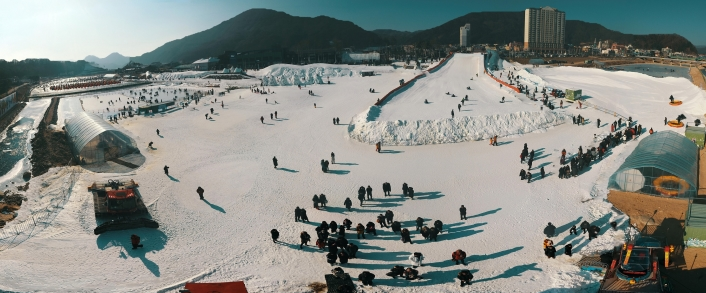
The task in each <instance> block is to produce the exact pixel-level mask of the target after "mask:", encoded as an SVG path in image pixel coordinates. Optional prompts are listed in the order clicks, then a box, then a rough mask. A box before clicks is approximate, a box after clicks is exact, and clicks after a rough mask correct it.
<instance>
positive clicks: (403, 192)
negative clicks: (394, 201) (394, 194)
mask: <svg viewBox="0 0 706 293" xmlns="http://www.w3.org/2000/svg"><path fill="white" fill-rule="evenodd" d="M407 191H409V187H408V186H407V183H406V182H405V183H402V196H407Z"/></svg>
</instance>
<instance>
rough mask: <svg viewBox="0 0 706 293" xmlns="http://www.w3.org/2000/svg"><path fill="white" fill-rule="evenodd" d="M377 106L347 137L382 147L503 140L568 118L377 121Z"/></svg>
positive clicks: (529, 115)
mask: <svg viewBox="0 0 706 293" xmlns="http://www.w3.org/2000/svg"><path fill="white" fill-rule="evenodd" d="M379 116H380V106H371V107H370V108H369V109H368V110H367V111H365V112H363V113H361V114H359V115H357V116H355V117H353V120H351V123H350V125H349V126H348V134H349V136H350V137H351V138H353V139H356V140H358V141H361V142H364V143H369V144H375V143H377V142H382V144H383V145H427V144H440V143H456V142H463V141H473V140H484V139H489V138H491V137H493V136H494V135H497V136H499V137H505V136H510V135H516V134H524V133H531V132H537V131H541V130H544V129H546V128H548V127H551V126H555V125H559V124H562V123H564V122H565V121H566V119H568V116H567V115H566V114H563V113H559V112H553V111H521V112H515V113H505V114H494V115H482V116H474V117H471V116H464V117H457V118H453V119H448V118H447V119H436V120H413V121H408V120H396V121H376V119H377V118H378V117H379Z"/></svg>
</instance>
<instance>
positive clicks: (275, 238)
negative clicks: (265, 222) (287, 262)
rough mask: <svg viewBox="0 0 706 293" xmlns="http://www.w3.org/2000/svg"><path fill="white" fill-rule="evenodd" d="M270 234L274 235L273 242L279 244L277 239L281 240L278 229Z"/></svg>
mask: <svg viewBox="0 0 706 293" xmlns="http://www.w3.org/2000/svg"><path fill="white" fill-rule="evenodd" d="M270 234H272V242H274V243H277V238H279V231H277V229H272V230H270Z"/></svg>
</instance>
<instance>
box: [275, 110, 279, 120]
mask: <svg viewBox="0 0 706 293" xmlns="http://www.w3.org/2000/svg"><path fill="white" fill-rule="evenodd" d="M275 119H279V118H277V111H275Z"/></svg>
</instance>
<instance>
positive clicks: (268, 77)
mask: <svg viewBox="0 0 706 293" xmlns="http://www.w3.org/2000/svg"><path fill="white" fill-rule="evenodd" d="M366 70H372V71H376V72H380V71H386V72H387V71H391V70H392V68H391V67H389V66H379V67H370V66H363V65H331V64H312V65H305V66H298V65H289V64H276V65H272V66H269V67H267V68H265V69H263V70H261V71H259V72H258V73H257V76H258V77H259V78H260V79H262V83H263V85H266V86H282V85H304V84H323V83H325V80H326V78H329V77H353V76H360V72H361V71H366Z"/></svg>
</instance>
